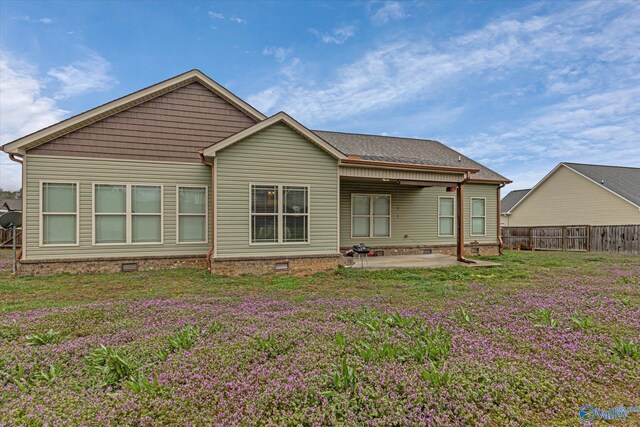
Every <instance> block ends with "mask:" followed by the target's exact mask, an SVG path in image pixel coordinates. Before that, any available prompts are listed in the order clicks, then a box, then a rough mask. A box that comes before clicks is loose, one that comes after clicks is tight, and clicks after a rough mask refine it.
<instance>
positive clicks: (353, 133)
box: [312, 129, 450, 148]
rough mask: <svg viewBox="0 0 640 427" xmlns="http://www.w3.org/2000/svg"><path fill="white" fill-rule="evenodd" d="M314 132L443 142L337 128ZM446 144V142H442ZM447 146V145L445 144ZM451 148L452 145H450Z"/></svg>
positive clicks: (433, 140)
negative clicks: (344, 130)
mask: <svg viewBox="0 0 640 427" xmlns="http://www.w3.org/2000/svg"><path fill="white" fill-rule="evenodd" d="M312 132H327V133H341V134H345V135H361V136H376V137H380V138H392V139H411V140H413V141H427V142H437V143H438V144H442V142H440V141H437V140H435V139H423V138H412V137H408V136H391V135H375V134H372V133H360V132H339V131H337V130H322V129H313V130H312ZM442 145H445V144H442ZM445 147H446V145H445ZM448 148H450V147H448Z"/></svg>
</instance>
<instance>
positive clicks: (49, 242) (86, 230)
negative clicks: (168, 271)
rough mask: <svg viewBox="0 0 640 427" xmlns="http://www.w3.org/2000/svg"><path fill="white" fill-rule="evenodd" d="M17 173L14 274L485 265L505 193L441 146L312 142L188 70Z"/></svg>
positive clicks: (118, 103)
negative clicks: (413, 257) (407, 259)
mask: <svg viewBox="0 0 640 427" xmlns="http://www.w3.org/2000/svg"><path fill="white" fill-rule="evenodd" d="M3 150H4V151H5V152H7V153H9V154H10V157H11V158H12V159H14V160H16V161H19V162H22V163H23V176H22V180H23V198H24V200H25V201H24V221H23V223H24V225H23V235H24V239H23V242H24V243H23V248H22V251H21V254H20V273H21V274H50V273H55V272H63V271H64V272H85V271H128V270H136V269H150V268H161V267H175V266H188V267H200V268H205V267H209V268H210V269H211V270H212V271H213V272H216V273H224V274H240V273H268V272H287V273H306V272H313V271H319V270H328V269H332V268H335V267H336V266H338V265H340V264H341V262H342V255H343V254H344V253H345V252H346V251H347V250H349V249H350V248H351V246H352V245H354V244H357V243H361V242H362V243H365V244H366V245H367V246H370V247H372V248H373V249H376V250H378V251H379V253H380V254H384V255H393V254H416V253H430V252H444V253H450V254H457V255H458V256H459V257H462V256H464V254H465V253H496V252H497V250H498V245H499V238H498V236H499V228H500V223H499V203H500V188H501V187H502V186H503V185H504V184H506V183H508V182H509V180H508V179H506V178H505V177H503V176H501V175H500V174H498V173H496V172H494V171H492V170H490V169H488V168H486V167H484V166H482V165H480V164H479V163H477V162H475V161H473V160H471V159H469V158H467V157H465V156H463V155H461V154H460V153H458V152H456V151H454V150H452V149H450V148H448V147H446V146H444V145H442V144H440V143H439V142H437V141H430V140H418V139H409V138H394V137H382V136H373V135H361V134H349V133H339V132H328V131H312V130H310V129H307V128H306V127H304V126H303V125H302V124H300V123H298V122H297V121H296V120H295V119H294V118H292V117H290V116H288V115H287V114H286V113H282V112H281V113H277V114H275V115H273V116H271V117H266V116H264V115H263V114H262V113H260V112H259V111H257V110H256V109H255V108H253V107H252V106H251V105H249V104H247V103H246V102H245V101H243V100H242V99H240V98H238V97H237V96H235V95H234V94H233V93H231V92H230V91H229V90H227V89H225V88H224V87H222V86H221V85H219V84H218V83H216V82H215V81H213V80H212V79H210V78H209V77H207V76H206V75H204V74H203V73H201V72H200V71H198V70H192V71H189V72H187V73H184V74H181V75H179V76H176V77H174V78H171V79H169V80H166V81H164V82H161V83H158V84H156V85H153V86H151V87H148V88H146V89H143V90H140V91H138V92H135V93H133V94H130V95H127V96H125V97H123V98H119V99H117V100H115V101H112V102H110V103H107V104H105V105H102V106H99V107H97V108H95V109H93V110H89V111H87V112H85V113H82V114H79V115H77V116H74V117H71V118H69V119H67V120H65V121H63V122H60V123H58V124H55V125H53V126H50V127H48V128H45V129H42V130H40V131H38V132H35V133H33V134H30V135H27V136H25V137H22V138H20V139H18V140H16V141H13V142H10V143H8V144H6V145H4V146H3Z"/></svg>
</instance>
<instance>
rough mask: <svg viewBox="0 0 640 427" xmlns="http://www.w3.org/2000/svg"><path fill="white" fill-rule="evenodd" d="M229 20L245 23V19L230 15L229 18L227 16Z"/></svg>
mask: <svg viewBox="0 0 640 427" xmlns="http://www.w3.org/2000/svg"><path fill="white" fill-rule="evenodd" d="M229 19H230V20H231V21H233V22H235V23H236V24H246V23H247V21H245V20H244V19H242V18H239V17H237V16H232V17H231V18H229Z"/></svg>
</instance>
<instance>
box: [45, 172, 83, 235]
mask: <svg viewBox="0 0 640 427" xmlns="http://www.w3.org/2000/svg"><path fill="white" fill-rule="evenodd" d="M41 190H42V191H41V197H42V200H41V207H42V208H41V210H40V211H41V215H42V216H41V218H40V231H41V236H40V243H41V245H77V244H78V183H75V182H73V183H63V182H43V183H42V184H41Z"/></svg>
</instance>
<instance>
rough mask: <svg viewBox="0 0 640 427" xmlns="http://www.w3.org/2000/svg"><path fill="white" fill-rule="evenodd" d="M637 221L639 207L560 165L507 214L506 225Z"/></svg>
mask: <svg viewBox="0 0 640 427" xmlns="http://www.w3.org/2000/svg"><path fill="white" fill-rule="evenodd" d="M578 224H588V225H616V224H640V209H639V208H637V207H635V206H633V205H632V204H631V203H628V202H626V201H625V200H623V199H621V198H620V197H618V196H617V195H615V194H613V193H611V192H610V191H608V190H606V189H604V188H602V187H600V186H599V185H598V184H596V183H594V182H592V181H590V180H589V179H587V178H585V177H583V176H581V175H579V174H577V173H576V172H574V171H572V170H570V169H568V168H567V167H565V166H561V167H560V168H558V170H556V171H555V172H554V173H553V175H551V176H550V177H549V178H547V180H546V181H544V182H543V183H542V185H540V186H539V187H538V188H536V189H535V191H533V192H532V193H530V195H528V196H527V198H526V199H523V200H522V203H520V204H519V205H518V206H516V207H515V209H513V210H512V213H511V215H510V216H509V217H508V225H509V226H510V227H519V226H536V225H578Z"/></svg>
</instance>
